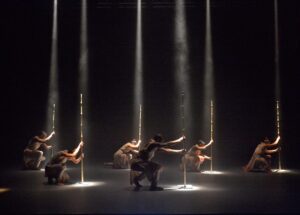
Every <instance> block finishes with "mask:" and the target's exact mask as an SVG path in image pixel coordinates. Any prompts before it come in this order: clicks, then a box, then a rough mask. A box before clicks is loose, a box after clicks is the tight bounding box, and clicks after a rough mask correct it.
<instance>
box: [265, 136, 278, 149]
mask: <svg viewBox="0 0 300 215" xmlns="http://www.w3.org/2000/svg"><path fill="white" fill-rule="evenodd" d="M279 140H280V136H278V137H277V138H276V140H275V141H274V142H273V143H271V144H266V146H267V147H271V146H276V145H277V144H278V143H279Z"/></svg>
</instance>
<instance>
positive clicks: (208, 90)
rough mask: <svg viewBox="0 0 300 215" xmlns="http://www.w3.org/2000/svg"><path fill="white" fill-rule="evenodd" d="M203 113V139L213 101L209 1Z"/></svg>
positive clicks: (207, 132) (207, 135)
mask: <svg viewBox="0 0 300 215" xmlns="http://www.w3.org/2000/svg"><path fill="white" fill-rule="evenodd" d="M204 56H205V58H204V84H203V86H204V89H203V92H204V103H203V105H204V108H203V110H204V112H203V119H204V120H203V126H202V128H203V131H202V134H203V138H208V137H210V133H209V132H210V102H211V100H214V75H213V73H214V68H213V48H212V32H211V14H210V0H206V31H205V53H204Z"/></svg>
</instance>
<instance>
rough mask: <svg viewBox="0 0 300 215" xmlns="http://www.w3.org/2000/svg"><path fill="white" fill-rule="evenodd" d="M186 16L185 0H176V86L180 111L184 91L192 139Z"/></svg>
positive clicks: (188, 126) (186, 120)
mask: <svg viewBox="0 0 300 215" xmlns="http://www.w3.org/2000/svg"><path fill="white" fill-rule="evenodd" d="M186 32H187V29H186V16H185V4H184V0H176V11H175V75H176V76H175V77H176V78H175V80H176V88H177V89H178V92H177V96H178V103H177V105H178V110H179V111H178V112H179V113H180V112H181V110H180V104H181V102H180V101H181V95H182V92H184V104H183V105H184V118H185V125H184V126H186V127H187V128H184V130H185V131H186V134H185V135H186V136H188V138H189V139H192V137H191V134H190V133H189V131H190V128H191V126H190V124H191V119H192V116H191V113H192V110H191V105H190V103H191V100H190V98H191V93H190V88H189V87H190V81H189V74H188V73H189V61H188V58H189V50H188V42H187V36H186ZM177 119H178V121H177V126H178V128H181V127H182V125H181V124H182V121H181V119H180V117H177Z"/></svg>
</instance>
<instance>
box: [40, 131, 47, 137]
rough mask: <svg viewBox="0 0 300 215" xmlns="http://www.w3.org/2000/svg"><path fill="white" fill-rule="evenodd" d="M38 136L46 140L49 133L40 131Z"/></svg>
mask: <svg viewBox="0 0 300 215" xmlns="http://www.w3.org/2000/svg"><path fill="white" fill-rule="evenodd" d="M38 136H39V138H46V137H47V133H46V132H45V131H39V133H38Z"/></svg>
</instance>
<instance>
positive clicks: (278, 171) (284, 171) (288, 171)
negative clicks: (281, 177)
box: [272, 169, 295, 174]
mask: <svg viewBox="0 0 300 215" xmlns="http://www.w3.org/2000/svg"><path fill="white" fill-rule="evenodd" d="M272 172H273V173H280V174H282V173H295V172H294V171H292V170H289V169H272Z"/></svg>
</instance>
